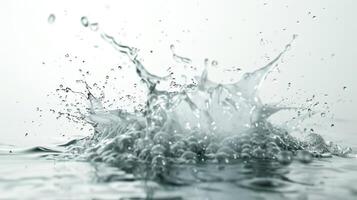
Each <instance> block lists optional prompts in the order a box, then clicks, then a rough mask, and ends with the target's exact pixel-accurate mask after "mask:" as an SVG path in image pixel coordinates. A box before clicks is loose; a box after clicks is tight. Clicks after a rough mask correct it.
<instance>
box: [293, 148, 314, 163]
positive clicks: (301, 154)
mask: <svg viewBox="0 0 357 200" xmlns="http://www.w3.org/2000/svg"><path fill="white" fill-rule="evenodd" d="M296 156H297V159H298V160H299V161H300V162H302V163H310V162H311V161H312V155H311V153H310V152H308V151H305V150H300V151H298V152H297V154H296Z"/></svg>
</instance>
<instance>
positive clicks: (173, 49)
mask: <svg viewBox="0 0 357 200" xmlns="http://www.w3.org/2000/svg"><path fill="white" fill-rule="evenodd" d="M170 49H171V51H172V52H173V51H175V45H173V44H171V45H170Z"/></svg>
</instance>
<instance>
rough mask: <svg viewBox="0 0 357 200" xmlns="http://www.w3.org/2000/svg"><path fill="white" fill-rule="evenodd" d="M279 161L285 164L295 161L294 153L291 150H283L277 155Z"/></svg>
mask: <svg viewBox="0 0 357 200" xmlns="http://www.w3.org/2000/svg"><path fill="white" fill-rule="evenodd" d="M277 158H278V161H279V162H280V163H281V164H283V165H288V164H290V163H291V162H292V161H293V154H292V153H291V151H282V152H280V153H279V154H278V156H277Z"/></svg>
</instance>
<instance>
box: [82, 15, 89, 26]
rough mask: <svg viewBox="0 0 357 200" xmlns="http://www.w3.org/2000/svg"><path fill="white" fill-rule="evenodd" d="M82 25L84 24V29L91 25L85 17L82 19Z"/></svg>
mask: <svg viewBox="0 0 357 200" xmlns="http://www.w3.org/2000/svg"><path fill="white" fill-rule="evenodd" d="M81 23H82V25H83V26H84V27H88V25H89V21H88V18H87V17H85V16H83V17H82V18H81Z"/></svg>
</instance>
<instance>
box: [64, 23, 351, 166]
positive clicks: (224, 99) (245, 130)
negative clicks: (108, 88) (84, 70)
mask: <svg viewBox="0 0 357 200" xmlns="http://www.w3.org/2000/svg"><path fill="white" fill-rule="evenodd" d="M81 22H82V25H83V26H85V27H88V26H89V25H90V23H89V21H88V19H87V18H86V17H82V18H81ZM101 37H102V38H103V39H104V40H105V41H107V42H108V43H109V44H111V45H112V46H113V47H114V48H115V49H116V50H117V51H118V52H119V53H121V54H124V55H126V56H127V58H128V59H129V60H130V61H131V62H132V64H133V65H134V66H135V67H136V73H137V75H138V76H139V77H140V79H141V80H142V82H143V83H144V84H145V86H146V87H147V95H146V97H147V99H146V102H145V105H144V108H143V109H142V110H141V111H140V112H138V111H137V112H128V111H125V110H118V109H117V110H109V109H106V108H105V107H104V106H103V105H102V101H101V98H98V97H95V95H93V93H92V92H91V90H92V88H91V87H90V86H89V85H88V84H87V83H86V82H85V81H79V82H81V83H84V84H85V86H86V92H83V93H82V92H79V94H80V95H81V96H83V97H85V99H87V100H88V101H89V102H90V104H89V105H90V107H88V108H87V110H88V112H87V113H81V115H80V116H81V117H80V118H79V119H78V120H82V121H85V122H86V123H88V124H90V125H91V126H93V128H94V133H93V134H92V135H91V136H89V137H87V138H84V139H83V140H79V141H76V142H73V143H71V145H68V147H67V148H68V151H69V152H71V153H74V155H80V157H84V158H85V159H87V160H92V161H103V162H107V163H110V164H112V165H115V166H117V167H120V168H122V169H125V170H128V171H134V170H137V168H141V167H143V166H147V165H141V164H148V165H149V166H150V168H151V169H153V170H154V171H155V172H157V173H161V172H165V170H166V169H167V167H168V166H169V165H171V164H173V163H230V162H234V160H238V159H253V158H254V159H272V160H278V161H279V162H280V163H282V164H289V163H290V162H292V160H294V159H295V158H296V159H297V160H299V161H301V162H303V163H309V162H311V159H312V156H324V157H328V156H331V155H338V156H346V155H348V154H349V153H350V152H351V149H349V148H342V147H340V146H338V145H335V144H333V143H328V142H325V141H324V139H323V138H322V137H321V136H320V135H318V134H315V133H310V134H308V135H307V136H306V139H304V140H298V139H297V138H294V137H293V136H291V135H289V127H288V126H287V125H286V124H285V126H283V125H276V124H272V123H271V122H270V121H269V117H270V116H272V115H273V114H275V113H277V112H279V111H281V110H285V109H296V108H291V107H286V106H278V104H265V103H263V102H262V100H261V99H260V97H259V89H260V87H261V85H262V83H263V81H264V80H265V79H266V77H267V76H268V74H269V73H270V72H271V71H272V70H274V68H275V67H276V66H277V65H278V61H279V60H280V59H281V58H282V57H283V56H284V55H285V54H286V53H287V51H288V50H289V49H290V48H291V43H292V42H293V41H294V40H295V39H296V37H297V35H294V36H293V39H292V41H291V42H290V43H289V44H287V45H286V46H285V48H284V50H283V51H282V52H281V53H279V54H278V55H277V56H276V57H275V58H274V59H273V60H272V61H271V62H269V63H268V64H267V65H265V66H263V67H262V68H260V69H258V70H256V71H254V72H251V73H246V74H244V75H243V78H242V79H241V80H240V81H238V82H236V83H230V84H220V83H215V82H212V81H211V80H209V79H208V69H207V68H208V67H209V64H208V63H209V61H208V59H206V60H205V69H204V70H203V72H202V74H201V76H200V77H198V78H197V84H188V85H185V86H184V87H183V88H182V90H180V91H175V92H170V91H166V90H159V89H157V85H158V84H160V83H161V82H165V81H169V80H170V79H171V76H170V75H167V76H164V77H160V76H156V75H154V74H152V73H150V72H149V71H147V70H146V68H145V67H144V65H143V64H142V63H141V62H140V60H139V59H138V50H137V49H136V48H133V47H130V46H127V45H124V44H122V43H120V42H118V41H117V40H116V39H115V38H114V37H112V36H110V35H108V34H106V33H102V34H101ZM170 49H171V51H172V54H173V59H174V60H175V61H177V62H181V63H186V64H188V63H191V60H190V59H189V58H185V57H182V56H178V55H177V54H176V53H175V47H174V45H171V46H170ZM217 64H218V62H217V61H212V63H211V65H212V66H216V65H217ZM65 90H67V91H70V92H73V91H72V90H71V89H70V88H66V89H65ZM73 93H78V92H73ZM298 118H299V119H295V121H297V122H301V120H303V118H304V116H303V115H302V116H300V117H298Z"/></svg>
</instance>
